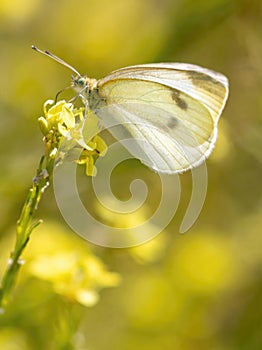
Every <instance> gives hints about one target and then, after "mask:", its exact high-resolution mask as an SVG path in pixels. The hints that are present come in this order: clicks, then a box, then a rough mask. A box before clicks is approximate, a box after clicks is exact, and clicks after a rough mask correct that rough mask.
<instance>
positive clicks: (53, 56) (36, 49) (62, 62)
mask: <svg viewBox="0 0 262 350" xmlns="http://www.w3.org/2000/svg"><path fill="white" fill-rule="evenodd" d="M31 47H32V49H33V50H35V51H36V52H39V53H41V54H43V55H45V56H48V57H49V58H52V59H53V60H55V61H56V62H58V63H60V64H62V65H63V66H65V67H67V68H69V69H70V70H71V71H73V72H74V73H76V75H78V77H79V78H80V77H81V74H80V73H79V72H78V71H77V70H76V69H75V68H74V67H72V66H70V64H68V63H66V62H65V61H63V60H62V59H61V58H59V57H57V56H56V55H54V54H53V53H52V52H49V51H47V50H45V51H43V50H40V49H39V48H38V47H36V46H35V45H32V46H31Z"/></svg>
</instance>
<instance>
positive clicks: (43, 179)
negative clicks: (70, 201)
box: [0, 156, 54, 310]
mask: <svg viewBox="0 0 262 350" xmlns="http://www.w3.org/2000/svg"><path fill="white" fill-rule="evenodd" d="M44 165H45V167H43V166H44ZM53 165H54V163H53V160H52V159H50V158H49V157H45V156H43V157H42V158H41V160H40V163H39V167H38V169H37V172H36V176H35V178H34V179H33V185H32V187H31V188H30V190H29V192H28V195H27V198H26V200H25V203H24V206H23V208H22V212H21V215H20V218H19V220H18V221H17V226H16V242H15V247H14V250H13V251H12V252H11V254H10V258H9V260H8V265H7V268H6V270H5V273H4V276H3V279H2V283H1V286H0V309H2V310H3V307H4V305H5V304H6V302H7V300H8V297H9V295H10V293H11V292H12V291H13V289H14V286H15V283H16V279H17V276H18V271H19V269H20V266H21V265H22V260H21V255H22V253H23V252H24V249H25V247H26V246H27V243H28V241H29V239H30V235H31V233H32V231H33V230H34V229H35V228H36V227H37V226H38V225H39V224H40V223H41V222H42V221H41V220H38V221H36V222H33V217H34V214H35V211H36V210H37V208H38V204H39V202H40V200H41V197H42V195H43V193H44V190H45V189H46V188H47V187H48V185H49V181H50V175H51V174H52V171H53Z"/></svg>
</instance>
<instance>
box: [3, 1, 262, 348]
mask: <svg viewBox="0 0 262 350" xmlns="http://www.w3.org/2000/svg"><path fill="white" fill-rule="evenodd" d="M0 28H1V30H0V44H1V56H0V60H1V65H0V75H1V94H0V113H1V118H0V137H1V142H0V162H1V172H0V213H1V214H0V215H1V221H0V227H1V230H0V232H1V236H0V251H1V256H0V273H1V275H2V272H3V269H4V268H5V265H6V259H7V257H8V255H9V252H10V250H11V248H12V246H13V242H14V241H13V240H14V230H15V222H16V220H17V218H18V216H19V212H20V209H21V205H22V203H23V201H24V197H25V195H26V192H27V188H28V187H29V185H30V183H31V178H32V176H33V175H34V169H35V168H36V166H37V161H38V159H39V157H40V155H41V154H42V152H43V145H42V144H41V141H40V140H41V133H40V131H39V130H38V125H37V118H38V116H40V115H41V113H42V105H43V102H44V101H45V100H46V99H47V98H52V97H54V96H55V94H56V93H57V91H58V90H59V89H61V88H63V87H65V86H67V85H68V84H69V81H70V72H68V70H67V69H65V68H63V67H62V66H59V65H57V64H56V63H54V62H51V61H50V60H48V59H47V58H44V57H42V56H41V55H36V54H35V52H32V50H31V49H30V45H31V44H35V45H38V46H39V47H41V48H44V49H48V50H50V51H52V52H54V53H55V54H57V55H59V56H60V57H61V58H63V59H64V60H66V61H67V62H69V63H70V64H72V65H73V66H75V67H76V68H77V70H79V71H80V72H83V73H86V74H88V76H90V77H96V78H100V77H102V76H104V75H106V74H107V73H109V72H110V71H112V70H114V69H117V68H121V67H124V66H127V65H131V64H139V63H147V62H157V61H174V62H176V61H178V62H180V61H181V62H190V63H195V64H199V65H202V66H205V67H208V68H211V69H214V70H216V71H220V72H222V73H224V74H225V75H226V76H227V77H228V78H229V81H230V98H229V101H228V104H227V107H226V109H225V112H224V113H223V115H222V118H221V121H220V124H219V139H218V143H217V147H216V149H215V151H214V153H213V154H212V156H211V157H210V159H209V160H208V161H207V164H208V175H209V185H208V195H207V199H206V202H205V206H204V208H203V210H202V213H201V215H200V217H199V219H198V221H197V222H196V224H195V225H194V227H193V228H192V229H191V230H190V231H189V232H187V233H186V234H185V235H179V234H178V228H179V225H180V223H181V219H182V218H183V215H184V212H185V208H186V207H187V204H188V200H189V197H190V191H191V178H190V173H189V174H184V175H183V176H181V182H182V190H183V192H182V198H181V203H180V206H179V210H178V212H177V214H176V216H175V218H174V219H173V220H172V222H171V223H170V224H169V226H168V227H167V228H166V229H165V231H164V232H163V233H162V234H161V235H160V236H159V237H158V238H156V240H155V241H152V242H151V243H149V245H148V246H147V245H145V246H144V247H143V246H142V247H139V248H132V249H122V250H114V249H105V248H100V247H94V246H92V245H91V244H89V245H87V244H86V243H85V242H84V241H83V240H80V239H79V238H78V237H76V234H74V233H73V232H68V228H67V227H66V225H65V223H64V222H63V219H62V218H61V216H60V214H59V211H58V209H57V207H56V203H55V199H54V195H53V194H52V190H49V191H48V193H46V194H45V198H44V201H43V203H41V206H40V208H39V212H38V215H39V216H40V217H41V218H44V221H45V222H44V224H43V225H42V226H41V228H39V229H38V230H37V232H36V233H35V234H34V237H33V240H32V242H30V244H29V246H28V248H27V256H26V257H25V258H26V261H27V264H26V265H25V267H24V268H23V269H22V270H21V272H20V279H19V283H18V286H17V288H16V292H15V294H14V298H13V300H12V302H11V303H10V304H9V306H8V308H7V309H6V312H5V314H4V315H2V316H1V318H0V348H1V349H5V350H16V349H19V350H31V349H39V350H41V349H78V350H80V349H81V350H87V349H95V350H104V349H117V350H118V349H119V350H120V349H121V350H133V349H143V350H149V349H150V350H158V349H164V350H169V349H170V350H173V349H181V350H193V349H194V350H195V349H201V350H202V349H203V350H205V349H206V350H210V349H212V350H220V349H223V350H233V349H237V350H260V349H261V348H262V333H261V327H262V301H261V292H262V254H261V244H262V237H261V232H262V186H261V178H262V153H261V150H262V137H261V135H262V60H261V57H262V3H261V1H260V0H252V1H248V0H214V1H209V0H200V1H195V0H180V1H174V0H162V1H156V0H143V1H141V0H140V1H139V0H125V1H121V0H111V1H106V0H96V1H95V0H86V1H84V0H75V1H73V0H64V1H61V0H57V1H43V0H24V1H19V0H2V1H1V3H0ZM133 172H134V173H135V174H138V173H140V172H142V173H143V176H144V177H145V179H146V180H147V179H148V181H149V184H150V181H153V180H152V178H151V175H150V174H151V172H150V171H149V170H147V169H144V167H142V166H141V167H140V165H139V162H130V163H128V164H126V165H124V166H121V167H120V168H119V169H118V170H117V171H115V173H114V178H113V179H112V185H113V189H114V188H115V191H116V192H118V194H119V196H125V195H126V196H128V186H129V179H130V176H131V175H130V174H132V173H133ZM80 175H81V174H80ZM154 176H155V175H154ZM80 182H81V188H82V187H85V190H86V193H87V195H88V197H87V198H88V205H89V206H90V207H91V208H94V207H95V206H96V204H95V198H94V197H93V196H92V195H89V190H90V183H89V182H88V180H87V179H86V178H84V176H83V177H82V178H81V179H80ZM150 244H151V246H150ZM70 252H71V253H72V255H71V256H73V255H74V254H76V255H80V256H82V255H83V254H84V255H86V257H87V258H88V259H93V260H92V261H93V263H94V266H95V276H96V278H98V277H99V276H100V277H101V278H100V280H97V279H95V278H94V279H93V280H92V279H91V278H90V281H93V282H92V283H94V285H90V290H92V286H95V287H94V288H95V289H94V290H95V291H97V290H100V289H101V288H102V287H103V286H113V285H117V284H118V283H119V282H120V279H119V275H117V274H115V273H111V272H109V271H108V270H107V269H109V270H110V271H116V272H118V273H119V274H120V275H121V279H122V282H121V284H120V285H119V286H118V287H116V288H112V289H106V290H104V291H102V292H101V293H100V299H99V301H98V296H97V295H94V294H92V295H91V296H90V300H91V301H90V306H91V305H94V304H95V299H92V297H93V298H97V300H96V302H97V301H98V302H97V303H96V305H95V306H93V307H92V308H86V307H84V306H82V305H81V304H79V303H77V302H76V300H75V298H74V297H72V293H71V292H72V289H70V288H71V287H72V285H71V287H70V288H69V291H68V293H60V294H62V295H63V296H61V295H57V294H55V293H54V288H53V287H54V286H53V285H52V281H51V280H50V278H49V280H48V278H43V273H44V271H45V270H44V269H43V266H45V264H44V265H43V263H44V262H45V261H44V260H43V259H42V257H43V256H48V255H49V256H50V254H51V255H52V254H53V255H52V256H53V258H54V257H55V254H57V256H60V257H61V256H63V254H70ZM81 254H82V255H81ZM41 259H42V260H41ZM66 259H67V258H66ZM68 259H69V260H70V258H68ZM52 261H53V260H52ZM39 262H40V265H39ZM41 262H42V265H41ZM37 264H38V265H37ZM46 264H48V263H46ZM32 266H35V268H34V269H33V267H32ZM36 266H38V268H39V266H40V267H41V266H42V269H40V270H41V271H42V272H41V273H42V275H41V273H39V270H37V269H36ZM92 266H93V265H92ZM105 266H107V269H106V267H105ZM46 268H47V270H48V266H46ZM50 268H51V267H50ZM30 269H31V270H30ZM32 271H34V276H35V275H36V277H34V276H33V274H32ZM36 271H38V272H37V273H36ZM86 273H87V274H88V273H91V272H90V271H89V272H86ZM97 276H98V277H97ZM49 277H50V276H49ZM47 280H48V281H47ZM73 289H74V288H73ZM70 293H71V294H70ZM66 294H68V295H66ZM73 295H74V293H73ZM92 301H93V302H92Z"/></svg>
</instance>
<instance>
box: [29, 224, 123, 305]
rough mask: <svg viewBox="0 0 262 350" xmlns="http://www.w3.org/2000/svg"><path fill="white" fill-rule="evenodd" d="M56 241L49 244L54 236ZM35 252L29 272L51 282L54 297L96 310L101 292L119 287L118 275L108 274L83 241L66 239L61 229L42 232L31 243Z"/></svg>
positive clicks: (55, 228)
mask: <svg viewBox="0 0 262 350" xmlns="http://www.w3.org/2000/svg"><path fill="white" fill-rule="evenodd" d="M54 232H55V234H56V240H55V241H52V242H50V239H51V237H52V236H53V234H54ZM31 243H32V244H33V248H35V249H34V250H33V251H32V252H33V255H32V252H31V255H30V256H29V257H28V258H27V259H28V264H27V271H28V273H29V274H30V275H33V276H35V277H37V278H38V279H41V280H44V281H46V282H49V283H50V285H51V286H52V289H53V291H54V292H55V293H57V294H59V295H62V296H64V297H65V298H67V299H69V300H71V301H74V302H78V303H80V304H82V305H85V306H93V305H95V304H96V303H97V301H98V299H99V291H100V290H101V289H102V288H107V287H115V286H117V285H118V284H119V283H120V276H119V274H118V273H115V272H111V271H108V270H107V268H106V266H105V265H104V264H103V262H102V261H101V260H100V259H99V258H98V257H96V256H95V255H93V254H92V253H91V252H90V251H89V250H88V248H87V247H86V246H83V242H82V240H79V241H78V239H75V238H74V239H73V238H72V237H71V236H69V235H68V236H67V235H66V234H64V232H63V231H61V232H60V231H59V227H57V226H54V227H52V226H51V227H49V228H48V229H46V228H43V231H42V232H40V234H39V235H38V237H36V238H34V239H33V241H32V242H31Z"/></svg>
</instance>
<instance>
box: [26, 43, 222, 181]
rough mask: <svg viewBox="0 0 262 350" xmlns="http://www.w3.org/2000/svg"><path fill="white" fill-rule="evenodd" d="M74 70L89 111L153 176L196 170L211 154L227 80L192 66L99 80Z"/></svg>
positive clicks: (137, 69) (139, 68) (129, 71)
mask: <svg viewBox="0 0 262 350" xmlns="http://www.w3.org/2000/svg"><path fill="white" fill-rule="evenodd" d="M32 48H33V49H34V50H36V51H37V52H40V53H42V54H45V55H47V56H49V57H51V58H52V59H54V60H56V61H57V62H59V63H61V64H63V65H64V66H66V67H68V68H69V69H71V70H72V71H73V72H74V73H75V74H76V76H73V77H72V86H73V87H74V88H75V90H76V91H77V94H78V95H77V96H80V97H81V98H82V100H83V102H84V104H85V106H86V108H88V109H90V110H91V111H92V112H94V113H95V114H96V115H97V117H98V118H99V120H100V122H101V123H102V125H103V126H104V127H105V128H108V130H109V131H110V132H111V133H112V134H113V136H114V137H115V138H117V139H118V140H120V142H122V143H123V145H124V146H125V147H126V148H127V149H128V151H129V152H130V153H131V154H132V155H133V156H134V157H136V158H138V159H140V160H141V161H142V163H144V164H146V165H147V166H148V167H150V168H152V169H153V170H154V171H156V172H159V173H166V174H175V173H182V172H184V171H186V170H189V169H192V168H194V167H196V166H198V165H200V164H201V163H202V162H204V161H205V159H206V158H207V157H208V156H209V155H210V154H211V152H212V150H213V148H214V145H215V142H216V139H217V131H218V127H217V125H218V120H219V117H220V115H221V113H222V111H223V109H224V106H225V103H226V100H227V97H228V92H229V89H228V79H227V78H226V77H225V76H224V75H223V74H220V73H217V72H215V71H212V70H210V69H207V68H203V67H200V66H197V65H193V64H186V63H152V64H141V65H135V66H130V67H125V68H122V69H119V70H116V71H113V72H112V73H110V74H109V75H107V76H106V77H104V78H102V79H100V80H96V79H91V78H88V77H86V76H82V75H81V74H80V73H79V72H78V71H77V70H76V69H75V68H73V67H72V66H71V65H69V64H68V63H66V62H65V61H63V60H62V59H60V58H59V57H57V56H55V55H54V54H52V53H50V52H49V51H42V50H40V49H38V48H37V47H35V46H32Z"/></svg>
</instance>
